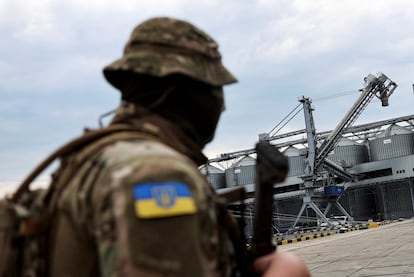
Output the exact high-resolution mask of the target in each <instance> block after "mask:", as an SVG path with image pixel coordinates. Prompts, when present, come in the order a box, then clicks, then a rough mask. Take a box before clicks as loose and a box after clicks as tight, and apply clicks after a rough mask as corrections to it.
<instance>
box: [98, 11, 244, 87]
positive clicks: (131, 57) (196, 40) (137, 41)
mask: <svg viewBox="0 0 414 277" xmlns="http://www.w3.org/2000/svg"><path fill="white" fill-rule="evenodd" d="M122 72H132V73H138V74H148V75H151V76H155V77H164V76H168V75H171V74H183V75H185V76H188V77H190V78H193V79H195V80H198V81H201V82H204V83H207V84H209V85H212V86H222V85H225V84H230V83H234V82H237V80H236V78H235V77H234V76H233V75H232V74H231V73H230V72H229V71H228V70H227V69H226V68H225V67H224V66H223V64H222V63H221V55H220V52H219V51H218V44H217V43H216V42H215V41H214V40H213V39H212V38H211V37H210V36H209V35H207V34H206V33H205V32H203V31H201V30H200V29H198V28H197V27H195V26H194V25H192V24H190V23H188V22H185V21H182V20H177V19H172V18H167V17H160V18H153V19H149V20H147V21H144V22H143V23H141V24H139V25H138V26H137V27H136V28H135V29H134V31H133V32H132V35H131V37H130V39H129V41H128V42H127V44H126V46H125V49H124V55H123V57H122V58H120V59H118V60H116V61H115V62H113V63H112V64H110V65H108V66H106V67H105V68H104V75H105V78H106V79H107V80H108V81H109V82H110V83H111V84H112V85H114V86H115V87H118V88H119V86H120V84H119V82H117V78H118V77H119V76H120V75H119V74H122Z"/></svg>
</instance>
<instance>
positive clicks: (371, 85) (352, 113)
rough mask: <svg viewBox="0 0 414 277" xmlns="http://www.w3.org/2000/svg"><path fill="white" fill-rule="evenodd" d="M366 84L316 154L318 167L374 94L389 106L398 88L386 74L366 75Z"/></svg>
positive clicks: (383, 104) (384, 104) (383, 103)
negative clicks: (391, 97) (390, 97)
mask: <svg viewBox="0 0 414 277" xmlns="http://www.w3.org/2000/svg"><path fill="white" fill-rule="evenodd" d="M364 80H365V86H364V88H363V89H362V92H361V95H360V96H359V98H358V99H357V101H356V102H355V104H354V105H353V106H352V108H351V109H350V110H349V111H348V113H347V114H346V115H345V116H344V118H343V119H342V120H341V122H340V123H339V124H338V125H337V127H336V128H335V129H334V130H333V131H332V133H330V134H329V136H328V137H327V139H326V140H325V141H324V143H323V144H322V145H321V146H320V147H319V149H318V151H317V152H318V153H317V155H316V161H315V162H316V164H315V166H316V168H317V167H319V166H320V165H321V164H322V162H323V161H324V159H325V158H326V157H327V156H328V154H329V152H331V151H332V149H333V148H334V147H335V146H336V144H337V143H338V141H339V140H340V138H341V136H342V133H343V131H344V130H345V129H347V128H348V127H350V126H351V125H352V124H353V123H354V122H355V120H356V119H357V118H358V116H359V115H360V114H361V112H362V111H363V110H364V109H365V107H366V106H367V105H368V103H369V102H371V100H372V98H373V97H374V96H376V97H378V98H379V99H380V100H381V102H382V106H388V97H389V96H390V95H391V94H392V93H393V92H394V90H395V89H396V88H397V84H396V83H395V82H393V81H392V80H391V79H389V78H388V77H387V76H386V75H385V74H383V73H378V75H377V76H374V75H372V74H369V75H368V76H367V77H365V79H364Z"/></svg>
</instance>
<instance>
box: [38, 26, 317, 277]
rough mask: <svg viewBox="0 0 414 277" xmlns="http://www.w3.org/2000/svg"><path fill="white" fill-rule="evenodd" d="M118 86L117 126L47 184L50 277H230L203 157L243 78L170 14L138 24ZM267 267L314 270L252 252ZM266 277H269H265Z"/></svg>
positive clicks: (112, 74) (295, 272) (110, 74)
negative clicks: (228, 93)
mask: <svg viewBox="0 0 414 277" xmlns="http://www.w3.org/2000/svg"><path fill="white" fill-rule="evenodd" d="M104 75H105V78H106V79H107V80H108V81H109V83H111V84H112V85H113V86H114V87H116V88H117V89H119V90H120V92H121V103H120V105H119V107H118V109H117V111H116V113H115V116H114V118H113V120H112V121H111V123H110V126H109V128H119V130H120V131H118V132H114V133H111V134H109V135H106V136H104V137H102V138H100V139H98V140H95V141H93V142H91V143H88V144H87V145H86V146H83V147H78V148H77V149H76V151H72V152H71V153H70V154H69V155H65V156H64V157H63V159H62V161H61V166H60V168H59V169H58V170H57V172H56V173H55V177H54V181H53V184H52V185H53V188H52V189H51V190H49V192H48V194H47V199H49V200H48V201H49V202H48V203H49V210H50V211H52V215H53V216H52V217H51V220H50V222H49V226H50V230H49V231H48V236H49V239H48V243H47V245H48V247H47V254H46V257H47V259H46V262H45V263H37V264H43V266H45V267H46V271H47V272H48V274H49V275H50V276H231V274H232V271H233V270H234V266H235V263H234V253H233V252H232V248H231V244H230V238H229V232H228V231H227V230H226V226H223V224H222V220H221V219H220V218H221V217H222V215H220V208H219V201H218V200H217V196H216V194H215V192H214V190H213V189H212V188H211V187H210V186H209V185H208V184H207V181H206V179H205V177H204V176H202V175H201V174H200V172H199V171H198V166H199V165H201V164H203V163H205V162H206V158H205V156H204V155H203V154H202V152H201V150H202V149H203V147H204V146H205V145H206V143H208V142H210V141H211V140H212V138H213V136H214V132H215V129H216V125H217V122H218V120H219V117H220V114H221V112H222V111H223V110H224V97H223V90H222V87H223V85H226V84H231V83H234V82H236V79H235V77H234V76H233V75H232V74H231V73H230V72H229V71H227V70H226V69H225V68H224V66H223V65H222V64H221V56H220V53H219V51H218V45H217V43H216V42H215V41H214V40H213V39H212V38H210V37H209V36H208V35H207V34H206V33H204V32H203V31H201V30H200V29H198V28H197V27H195V26H193V25H191V24H189V23H187V22H185V21H181V20H176V19H172V18H153V19H149V20H147V21H145V22H143V23H141V24H140V25H138V26H137V27H136V28H135V29H134V31H133V33H132V35H131V37H130V39H129V41H128V42H127V44H126V46H125V49H124V55H123V57H122V58H120V59H119V60H116V61H115V62H113V63H112V64H110V65H108V66H107V67H105V68H104ZM252 270H254V271H256V272H257V273H258V274H264V276H308V274H309V273H308V271H307V269H306V266H305V265H304V263H303V262H302V261H300V260H299V259H298V258H297V257H296V256H293V255H291V254H284V253H276V254H270V255H267V256H265V257H262V258H260V259H258V260H256V261H255V263H254V264H253V269H252ZM266 274H267V275H266Z"/></svg>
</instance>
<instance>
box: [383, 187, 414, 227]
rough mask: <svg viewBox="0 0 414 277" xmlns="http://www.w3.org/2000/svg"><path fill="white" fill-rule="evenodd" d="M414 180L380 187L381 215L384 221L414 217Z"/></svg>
mask: <svg viewBox="0 0 414 277" xmlns="http://www.w3.org/2000/svg"><path fill="white" fill-rule="evenodd" d="M413 190H414V186H413V180H407V181H403V182H394V183H388V184H381V185H378V186H377V188H376V191H377V195H378V197H377V198H378V201H380V203H379V205H378V206H379V207H380V209H379V211H378V212H379V213H381V216H382V218H383V219H398V218H400V217H402V218H409V217H413V216H414V203H413V201H414V195H413Z"/></svg>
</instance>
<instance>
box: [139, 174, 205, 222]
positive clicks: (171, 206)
mask: <svg viewBox="0 0 414 277" xmlns="http://www.w3.org/2000/svg"><path fill="white" fill-rule="evenodd" d="M133 189H134V191H133V194H134V202H135V203H134V204H135V214H136V216H137V217H139V218H160V217H171V216H178V215H188V214H194V213H195V212H196V211H197V208H196V205H195V202H194V199H193V197H192V194H191V191H190V189H189V187H188V185H187V184H184V183H180V182H152V183H141V184H136V185H135V186H134V188H133Z"/></svg>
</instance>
